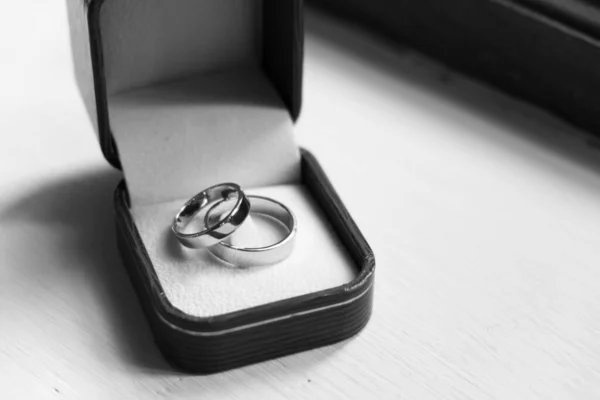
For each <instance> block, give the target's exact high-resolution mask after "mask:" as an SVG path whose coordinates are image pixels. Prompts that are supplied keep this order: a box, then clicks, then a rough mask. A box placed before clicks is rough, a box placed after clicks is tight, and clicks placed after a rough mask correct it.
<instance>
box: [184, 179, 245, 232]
mask: <svg viewBox="0 0 600 400" xmlns="http://www.w3.org/2000/svg"><path fill="white" fill-rule="evenodd" d="M241 201H242V199H241V196H240V192H239V189H237V188H234V187H232V186H224V185H220V186H218V187H213V188H209V189H207V190H205V191H203V192H201V193H198V194H197V195H196V196H194V197H193V198H191V199H190V200H189V201H188V202H187V203H186V204H185V205H184V206H183V208H182V209H181V211H180V212H179V214H178V215H177V218H176V219H175V226H176V229H177V232H178V233H179V234H181V235H182V236H186V237H194V236H200V235H204V234H206V233H208V232H210V231H212V230H214V229H217V228H219V227H221V226H223V225H224V224H225V223H226V222H227V221H228V220H229V219H230V218H231V216H232V214H233V213H234V212H235V211H236V209H238V208H239V206H240V204H241ZM221 204H223V205H227V209H225V208H223V209H221V212H220V213H219V214H218V216H219V218H210V221H209V219H208V218H206V216H207V215H208V214H209V213H210V211H211V210H213V209H214V208H215V207H216V206H219V205H221Z"/></svg>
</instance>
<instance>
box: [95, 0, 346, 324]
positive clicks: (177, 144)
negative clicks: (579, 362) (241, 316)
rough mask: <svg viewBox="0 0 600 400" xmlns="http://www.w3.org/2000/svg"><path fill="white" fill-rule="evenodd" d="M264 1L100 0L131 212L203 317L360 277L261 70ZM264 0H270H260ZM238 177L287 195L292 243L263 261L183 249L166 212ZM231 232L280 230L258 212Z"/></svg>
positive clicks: (256, 242)
mask: <svg viewBox="0 0 600 400" xmlns="http://www.w3.org/2000/svg"><path fill="white" fill-rule="evenodd" d="M262 1H263V0H170V1H168V2H167V1H163V0H144V1H127V2H123V1H106V2H105V4H104V5H103V6H102V9H101V11H100V30H101V37H102V40H101V41H102V52H103V63H104V71H105V78H106V89H107V96H108V98H107V103H108V115H109V124H110V129H111V133H112V135H113V137H114V139H115V142H116V145H117V148H118V150H119V156H120V159H121V163H122V166H123V171H124V174H125V179H126V182H127V187H128V191H129V196H130V199H131V212H132V215H133V218H134V220H135V222H136V225H137V228H138V230H139V233H140V236H141V238H142V240H143V242H144V245H145V247H146V250H147V251H148V254H149V256H150V259H151V261H152V263H153V265H154V268H155V270H156V273H157V276H158V278H159V280H160V282H161V284H162V286H163V289H164V291H165V294H166V296H167V298H168V299H169V301H170V302H171V303H172V304H173V306H175V307H176V308H178V309H180V310H182V311H183V312H185V313H187V314H189V315H193V316H199V317H209V316H214V315H220V314H224V313H228V312H233V311H238V310H242V309H245V308H248V307H252V306H257V305H261V304H266V303H269V302H273V301H277V300H282V299H285V298H290V297H293V296H297V295H302V294H307V293H312V292H315V291H319V290H323V289H328V288H332V287H335V286H339V285H342V284H345V283H348V282H350V281H351V280H352V279H353V278H354V277H355V276H356V273H357V271H356V266H355V265H354V264H353V262H352V261H351V259H350V258H349V256H348V254H347V253H346V250H345V248H344V246H343V245H342V244H341V243H340V241H339V239H338V238H337V236H336V234H335V232H334V231H333V229H332V228H331V226H330V225H329V224H328V223H327V217H326V216H325V215H323V213H322V212H321V210H319V208H318V207H317V206H316V205H315V203H314V202H313V200H312V198H311V196H310V192H309V191H308V190H307V189H306V188H305V187H304V186H303V185H302V184H301V183H300V155H299V149H298V146H297V144H296V142H295V139H294V135H293V121H292V118H291V116H290V112H289V111H288V109H287V107H286V106H285V104H284V103H283V101H282V99H281V98H280V96H279V94H278V92H277V90H276V89H275V87H274V85H273V84H272V82H271V81H270V80H269V78H268V76H267V75H266V74H265V73H264V71H263V69H262V62H261V60H262V51H263V46H262V45H261V44H262V41H263V40H262V31H263V30H262V10H263V6H264V5H263V2H262ZM265 5H266V4H265ZM221 182H235V183H238V184H240V185H241V186H242V187H243V188H244V189H245V190H246V192H247V193H250V194H252V193H258V194H261V195H264V196H269V197H273V198H274V199H276V200H278V201H281V202H283V203H285V204H286V205H287V206H288V207H290V209H292V210H293V212H294V213H295V216H296V218H297V220H298V233H297V239H296V248H295V251H294V252H293V254H292V255H291V256H290V257H289V258H288V259H287V260H285V261H283V262H281V263H279V264H276V265H273V266H266V267H258V268H249V269H240V268H232V267H230V266H227V265H226V264H223V263H222V262H220V261H218V260H217V259H216V258H214V257H213V256H212V255H210V254H209V253H208V252H207V251H206V250H188V249H184V248H182V247H181V246H180V245H179V243H178V242H177V241H176V239H175V237H174V236H173V235H172V234H171V232H170V225H171V221H172V218H173V217H174V215H175V213H176V212H177V211H178V209H179V208H180V207H181V206H182V205H183V203H184V202H185V201H186V200H187V199H189V198H190V197H191V196H193V195H194V194H196V193H197V192H199V191H201V190H203V189H204V188H207V187H209V186H211V185H214V184H217V183H221ZM252 221H253V222H252V223H253V224H254V226H250V223H248V224H246V226H245V227H244V231H246V232H247V233H248V232H257V234H246V235H237V236H236V239H235V240H236V241H237V243H238V244H240V241H245V244H246V245H247V246H260V245H264V244H265V242H268V241H272V240H273V238H274V237H276V236H277V235H281V229H280V228H278V227H277V226H275V225H274V224H273V223H272V221H270V220H269V219H262V220H261V219H260V218H253V219H252Z"/></svg>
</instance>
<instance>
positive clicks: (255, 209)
mask: <svg viewBox="0 0 600 400" xmlns="http://www.w3.org/2000/svg"><path fill="white" fill-rule="evenodd" d="M247 197H248V200H249V201H250V205H251V208H250V215H252V214H259V215H262V216H265V217H268V218H269V219H273V220H275V222H276V223H279V224H283V225H284V226H285V228H286V231H287V232H286V234H285V237H284V238H283V239H281V240H279V241H277V242H275V243H273V244H270V245H268V246H261V247H239V246H234V245H232V244H231V243H228V242H225V241H224V242H221V243H220V245H222V246H225V247H228V248H231V249H234V250H238V251H251V252H259V251H266V250H270V249H272V248H274V247H277V246H279V245H281V244H282V243H284V242H286V241H287V240H289V239H290V237H291V236H292V233H293V231H294V229H295V225H296V224H295V220H294V216H293V215H292V213H291V212H290V211H289V210H288V209H287V208H286V207H285V206H283V205H282V204H280V203H279V202H276V201H275V200H272V199H268V198H265V197H260V196H247ZM227 203H229V201H227V200H223V201H220V202H218V203H216V204H214V205H212V206H211V207H210V208H209V209H208V211H207V212H206V215H205V217H204V221H205V222H204V224H205V225H212V224H214V223H215V220H218V219H219V218H220V215H221V213H220V211H219V210H220V208H221V205H223V204H227Z"/></svg>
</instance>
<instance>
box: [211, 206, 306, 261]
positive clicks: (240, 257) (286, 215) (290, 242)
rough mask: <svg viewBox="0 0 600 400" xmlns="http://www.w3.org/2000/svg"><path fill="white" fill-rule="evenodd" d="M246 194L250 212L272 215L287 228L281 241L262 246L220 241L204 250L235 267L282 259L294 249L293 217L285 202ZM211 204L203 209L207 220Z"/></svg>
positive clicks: (295, 224)
mask: <svg viewBox="0 0 600 400" xmlns="http://www.w3.org/2000/svg"><path fill="white" fill-rule="evenodd" d="M247 198H248V200H249V201H250V206H251V212H252V213H253V214H262V215H266V216H268V217H271V218H274V219H276V220H277V221H279V222H280V223H282V224H283V225H284V226H285V227H286V228H287V229H288V234H287V235H286V236H285V237H284V238H283V239H282V240H281V241H279V242H277V243H274V244H272V245H269V246H265V247H238V246H233V245H231V244H229V243H227V242H223V241H221V242H219V243H218V244H217V245H215V246H212V247H210V248H209V249H208V250H209V251H210V252H211V253H212V254H213V255H215V256H216V257H217V258H219V259H221V260H223V261H225V262H227V263H229V264H233V265H235V266H238V267H245V268H248V267H257V266H262V265H271V264H276V263H278V262H280V261H283V260H284V259H286V258H287V257H288V256H289V255H290V254H291V253H292V251H293V250H294V242H295V239H296V231H297V229H298V227H297V222H296V217H295V216H294V214H293V213H292V211H291V210H290V209H289V208H288V207H287V206H285V205H283V204H282V203H280V202H278V201H276V200H273V199H270V198H268V197H263V196H252V195H249V196H247ZM215 207H216V205H215V206H213V207H212V208H211V210H209V211H208V212H207V213H206V216H205V221H208V219H209V218H210V214H211V211H212V209H214V208H215Z"/></svg>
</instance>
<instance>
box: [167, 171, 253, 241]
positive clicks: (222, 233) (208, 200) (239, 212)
mask: <svg viewBox="0 0 600 400" xmlns="http://www.w3.org/2000/svg"><path fill="white" fill-rule="evenodd" d="M234 198H237V201H236V203H235V205H234V206H233V207H232V209H231V211H229V212H228V213H226V215H224V216H223V217H222V218H220V219H219V220H218V221H217V222H216V223H214V224H212V225H208V224H207V223H206V221H207V220H206V218H205V223H204V229H203V230H202V231H199V232H192V233H184V232H183V230H184V228H185V227H186V226H187V225H188V224H189V223H190V222H191V221H192V220H193V219H194V217H196V216H197V215H198V213H200V212H201V211H203V210H205V209H207V208H208V207H210V209H211V210H212V209H213V208H214V207H215V206H214V205H213V204H215V203H216V204H222V203H223V202H225V201H227V200H231V199H234ZM249 213H250V203H249V201H248V198H247V197H246V195H245V194H244V192H243V190H242V188H241V187H240V186H239V185H236V184H235V183H221V184H219V185H215V186H211V187H209V188H208V189H206V190H204V191H202V192H200V193H198V194H197V195H195V196H194V197H192V198H191V199H190V200H189V201H188V202H187V203H185V205H184V206H183V207H182V208H181V210H179V212H178V213H177V215H176V216H175V219H174V220H173V226H172V230H173V233H174V234H175V236H177V239H179V242H180V243H181V244H182V245H184V246H185V247H190V248H193V249H202V248H207V247H210V246H214V245H216V244H217V243H219V242H221V241H222V240H224V239H226V238H227V237H228V236H229V235H231V234H232V233H233V232H235V230H236V229H237V228H238V227H239V226H240V225H242V223H243V222H244V221H245V220H246V218H247V217H248V214H249ZM206 215H208V213H207V214H206Z"/></svg>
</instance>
